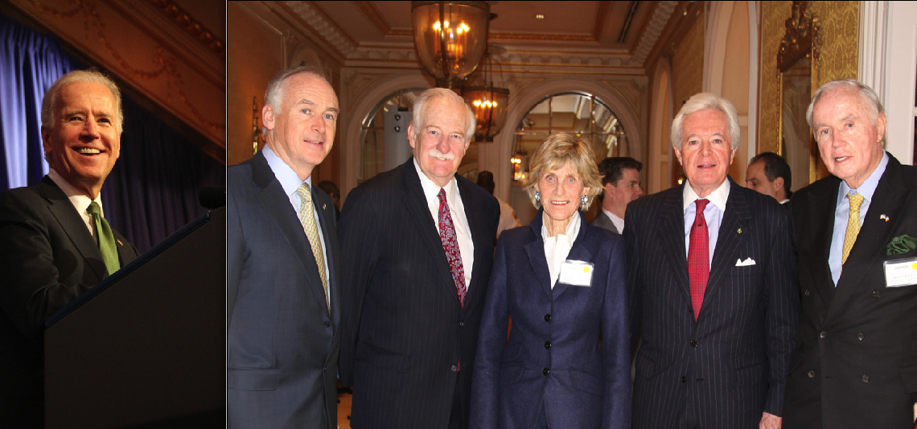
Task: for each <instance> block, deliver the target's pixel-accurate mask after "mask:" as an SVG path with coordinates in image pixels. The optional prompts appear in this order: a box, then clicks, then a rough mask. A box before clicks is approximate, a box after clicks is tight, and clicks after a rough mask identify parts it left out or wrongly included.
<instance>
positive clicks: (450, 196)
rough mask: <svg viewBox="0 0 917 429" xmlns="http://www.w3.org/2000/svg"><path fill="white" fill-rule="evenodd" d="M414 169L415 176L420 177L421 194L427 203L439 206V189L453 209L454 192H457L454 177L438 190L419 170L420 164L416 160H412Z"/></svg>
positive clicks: (437, 186) (456, 183)
mask: <svg viewBox="0 0 917 429" xmlns="http://www.w3.org/2000/svg"><path fill="white" fill-rule="evenodd" d="M414 169H416V170H417V176H418V177H420V186H421V187H422V188H423V194H424V196H425V197H427V203H428V204H432V203H433V202H434V201H435V202H436V203H437V204H439V197H438V196H437V195H438V194H439V190H440V189H445V190H446V201H447V202H448V203H449V205H450V206H451V207H455V203H454V201H457V200H456V199H455V198H456V195H455V194H456V191H458V182H457V181H456V180H455V175H453V176H452V179H450V180H449V183H446V186H445V187H443V188H440V187H439V185H437V184H436V183H433V181H432V180H430V178H429V177H427V175H426V174H424V172H423V170H421V169H420V164H418V163H417V158H414Z"/></svg>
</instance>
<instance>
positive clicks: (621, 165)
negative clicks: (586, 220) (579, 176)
mask: <svg viewBox="0 0 917 429" xmlns="http://www.w3.org/2000/svg"><path fill="white" fill-rule="evenodd" d="M642 168H643V164H642V163H641V162H640V161H637V160H636V159H633V158H630V157H611V158H605V159H603V160H602V162H600V163H599V173H600V174H601V175H602V188H603V189H602V193H601V194H599V200H600V201H602V211H600V212H599V213H598V214H597V215H596V216H595V219H592V222H591V223H592V225H594V226H598V227H601V228H605V229H607V230H609V231H611V232H613V233H615V234H621V233H622V232H623V231H624V215H625V213H626V210H627V205H628V204H629V203H630V202H631V201H634V200H636V199H637V198H640V196H641V195H643V189H641V188H640V169H642Z"/></svg>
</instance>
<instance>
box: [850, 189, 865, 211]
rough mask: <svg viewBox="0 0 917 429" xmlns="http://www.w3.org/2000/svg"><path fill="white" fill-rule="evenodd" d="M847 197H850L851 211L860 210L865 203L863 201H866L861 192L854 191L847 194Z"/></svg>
mask: <svg viewBox="0 0 917 429" xmlns="http://www.w3.org/2000/svg"><path fill="white" fill-rule="evenodd" d="M847 198H849V199H850V211H852V212H859V211H860V206H861V205H863V202H864V201H866V198H865V197H863V196H862V195H860V194H855V193H853V191H851V192H850V194H848V195H847Z"/></svg>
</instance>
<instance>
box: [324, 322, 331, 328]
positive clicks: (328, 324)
mask: <svg viewBox="0 0 917 429" xmlns="http://www.w3.org/2000/svg"><path fill="white" fill-rule="evenodd" d="M322 325H325V327H326V328H329V327H331V322H329V321H327V320H326V321H324V322H322Z"/></svg>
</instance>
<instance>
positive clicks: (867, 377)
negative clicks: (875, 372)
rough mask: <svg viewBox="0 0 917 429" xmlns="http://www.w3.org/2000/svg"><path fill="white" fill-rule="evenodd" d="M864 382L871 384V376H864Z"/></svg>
mask: <svg viewBox="0 0 917 429" xmlns="http://www.w3.org/2000/svg"><path fill="white" fill-rule="evenodd" d="M863 382H864V383H869V376H868V375H864V376H863Z"/></svg>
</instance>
